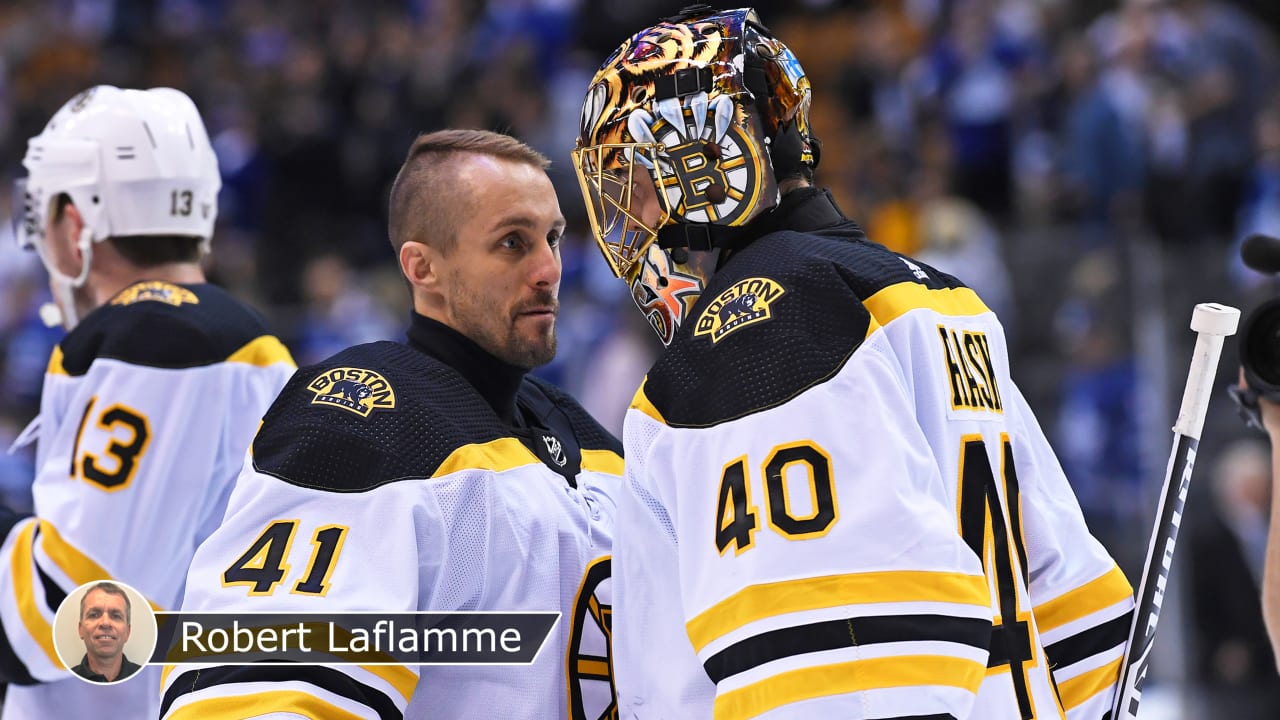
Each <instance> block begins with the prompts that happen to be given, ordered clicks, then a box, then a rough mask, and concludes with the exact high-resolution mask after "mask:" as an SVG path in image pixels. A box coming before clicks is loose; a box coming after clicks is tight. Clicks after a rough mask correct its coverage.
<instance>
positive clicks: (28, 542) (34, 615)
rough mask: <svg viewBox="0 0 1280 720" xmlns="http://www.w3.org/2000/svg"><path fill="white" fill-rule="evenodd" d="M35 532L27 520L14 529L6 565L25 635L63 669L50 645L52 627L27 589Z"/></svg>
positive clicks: (33, 558) (31, 565) (55, 664)
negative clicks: (11, 579)
mask: <svg viewBox="0 0 1280 720" xmlns="http://www.w3.org/2000/svg"><path fill="white" fill-rule="evenodd" d="M35 532H36V523H34V522H29V523H27V526H26V527H24V528H22V530H20V531H19V532H18V536H17V538H15V539H14V542H13V556H12V557H11V558H10V562H9V567H10V570H11V571H12V573H13V585H14V587H15V588H16V589H17V590H18V593H17V595H18V598H17V600H18V616H19V617H21V618H22V624H23V625H24V626H26V628H27V634H28V635H30V636H31V639H32V640H35V641H36V643H37V644H38V645H39V646H40V649H41V650H44V654H45V655H47V656H48V657H49V661H50V662H51V663H53V666H54V667H57V668H65V667H66V665H63V664H62V661H61V660H60V659H58V651H57V650H55V649H54V648H53V626H52V625H50V624H49V622H48V621H47V620H45V619H44V615H42V614H41V613H40V608H39V607H37V606H36V595H35V593H34V592H30V590H31V588H32V587H34V584H33V578H32V567H33V566H34V565H35V557H34V556H33V555H32V550H33V547H34V546H33V544H32V540H33V536H34V535H35Z"/></svg>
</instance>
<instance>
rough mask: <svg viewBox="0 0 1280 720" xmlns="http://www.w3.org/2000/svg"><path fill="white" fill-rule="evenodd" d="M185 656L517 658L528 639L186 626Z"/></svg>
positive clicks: (389, 630) (385, 627) (377, 626)
mask: <svg viewBox="0 0 1280 720" xmlns="http://www.w3.org/2000/svg"><path fill="white" fill-rule="evenodd" d="M180 637H181V640H180V643H179V648H180V652H181V653H182V654H183V655H188V656H191V655H195V656H199V655H206V654H210V653H213V654H222V653H289V652H299V653H323V654H327V655H345V654H348V653H387V654H392V655H395V654H403V653H414V654H418V653H432V654H439V653H484V654H494V655H497V654H503V653H505V654H513V655H514V654H519V653H521V652H522V650H523V642H524V638H523V636H522V633H521V630H520V628H517V627H506V628H493V627H464V628H455V627H427V628H423V627H412V626H409V627H405V626H402V625H399V624H398V623H397V622H396V621H394V620H387V619H384V620H378V621H376V622H374V623H373V624H372V626H371V627H367V628H365V627H346V626H343V625H341V624H339V623H337V622H316V621H314V620H313V621H307V622H297V623H292V624H290V625H269V626H262V625H256V624H241V622H240V621H239V620H234V621H232V623H231V626H230V627H211V628H206V627H205V626H204V625H203V624H202V623H200V622H197V621H192V620H184V621H183V622H182V632H181V635H180Z"/></svg>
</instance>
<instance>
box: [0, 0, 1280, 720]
mask: <svg viewBox="0 0 1280 720" xmlns="http://www.w3.org/2000/svg"><path fill="white" fill-rule="evenodd" d="M681 4H682V3H680V2H657V1H653V0H629V1H628V2H618V3H615V2H608V3H604V2H601V3H588V2H583V1H582V0H489V1H488V2H482V1H480V0H273V1H272V2H261V1H260V0H5V2H3V3H0V208H4V209H0V216H7V215H8V210H7V208H8V207H10V205H11V203H10V198H9V194H10V192H11V191H10V188H11V186H12V182H11V181H12V180H13V179H14V178H16V177H18V176H19V175H20V174H21V165H20V163H21V158H22V154H23V152H24V150H25V143H26V140H27V138H29V137H30V136H32V135H34V134H36V133H38V132H39V130H40V128H41V126H42V125H43V123H44V122H45V121H46V120H47V118H48V117H50V116H51V115H52V113H53V112H54V111H55V110H56V109H57V108H58V107H59V106H60V105H61V104H62V103H63V102H64V101H66V100H67V99H68V98H70V97H71V96H72V95H74V94H75V93H76V92H78V91H80V90H82V89H84V88H85V87H88V86H90V85H93V84H97V83H110V84H114V85H119V86H123V87H153V86H172V87H177V88H181V89H182V90H184V91H186V92H187V93H189V94H190V95H191V96H192V98H193V99H194V100H195V101H196V103H197V105H198V106H199V107H200V109H201V111H202V113H203V115H204V118H205V121H206V124H207V125H208V127H209V132H210V136H211V138H212V139H213V144H214V148H215V150H216V151H217V153H218V157H219V162H220V166H221V170H222V174H223V182H224V187H223V190H222V195H221V200H220V207H219V213H220V214H219V225H218V230H217V233H216V235H215V240H214V246H213V247H214V254H213V257H212V260H211V265H210V273H211V276H212V279H213V280H214V281H215V282H217V283H219V284H221V285H223V286H225V287H227V288H229V289H231V290H232V291H233V292H235V293H236V294H237V295H239V296H241V297H243V298H246V299H248V300H249V301H250V302H252V303H254V304H255V306H256V307H258V308H260V309H261V310H262V311H263V312H264V313H265V314H266V315H267V316H268V318H269V320H270V322H271V324H272V327H273V329H274V330H275V331H276V332H277V333H278V334H279V335H280V336H281V337H282V338H283V339H285V340H286V342H287V344H288V345H289V346H290V349H291V350H293V351H294V353H295V356H296V357H297V358H298V360H299V362H300V363H307V362H313V361H316V360H319V359H321V358H323V357H325V356H327V355H328V354H330V353H332V352H335V351H336V350H338V349H340V348H342V347H345V346H347V345H350V344H353V343H358V342H365V341H369V340H374V339H381V338H397V337H400V336H401V335H402V330H403V328H404V327H405V324H406V319H407V315H408V307H409V305H408V294H407V291H406V289H405V287H404V286H403V284H402V282H401V280H400V276H399V273H398V271H397V270H396V268H395V265H394V258H393V257H392V254H391V252H390V245H389V244H388V242H387V239H386V229H385V227H386V223H385V213H386V195H387V190H388V188H389V186H390V183H391V180H392V179H393V177H394V174H395V171H396V169H397V168H398V167H399V165H400V163H401V161H402V160H403V155H404V152H405V151H406V149H407V148H408V146H409V144H410V141H411V140H412V139H413V137H414V136H415V135H416V134H417V133H419V132H422V131H427V130H432V129H437V128H440V127H445V126H463V127H483V128H488V129H496V130H501V131H505V132H509V133H511V134H513V135H516V136H518V137H520V138H521V139H523V140H525V141H527V142H529V143H531V144H532V145H534V146H535V147H537V148H538V149H540V150H541V151H542V152H544V153H545V154H546V155H547V156H548V157H550V158H551V159H552V160H553V162H554V165H553V169H552V176H553V179H554V181H555V182H556V183H557V187H558V189H559V191H560V201H561V207H562V210H563V212H564V213H565V215H566V217H567V218H568V219H569V223H570V225H569V228H570V231H569V233H568V235H567V236H566V238H565V242H564V243H563V245H562V252H563V258H564V278H563V284H562V289H561V301H562V313H561V316H560V323H559V339H560V348H561V350H560V355H559V357H558V358H557V360H556V361H555V362H554V363H553V364H552V365H551V366H549V367H547V368H544V369H542V370H540V371H539V372H540V373H541V374H543V375H544V376H546V377H548V378H550V379H552V380H554V381H555V382H557V383H559V384H561V385H562V386H564V387H565V388H566V389H568V390H569V391H571V392H573V393H574V394H575V395H577V396H578V397H579V398H581V399H582V400H583V402H584V404H585V405H586V406H587V407H588V408H589V409H590V410H592V411H593V412H594V413H596V415H597V416H598V417H599V418H600V419H601V421H602V422H603V423H604V424H605V425H606V426H608V427H611V428H613V429H615V430H618V429H620V428H621V421H622V414H623V411H624V409H625V407H626V405H627V403H628V402H629V400H630V398H631V394H632V393H633V392H634V390H635V388H636V387H637V385H638V383H639V379H640V377H641V376H642V375H643V373H644V372H645V370H646V369H647V368H648V365H649V363H650V361H651V360H652V358H653V357H654V356H655V355H656V352H657V350H658V348H657V347H656V340H655V339H654V338H653V337H652V333H651V332H650V331H649V330H648V329H647V327H646V326H645V325H644V323H643V321H642V319H641V318H640V317H639V315H638V314H637V313H635V312H634V310H633V309H632V308H631V306H630V301H629V300H628V297H627V294H626V291H625V288H624V287H623V286H622V284H621V283H618V282H616V281H615V280H614V279H613V278H612V276H610V275H608V273H607V271H606V270H605V269H604V264H603V263H601V262H599V261H598V258H597V257H595V256H594V255H595V253H596V252H597V251H596V250H595V248H594V245H593V244H592V242H591V241H590V238H589V232H588V229H587V224H586V220H585V215H584V208H583V206H582V201H581V195H580V193H579V190H578V187H577V181H576V179H575V178H574V176H573V171H572V168H571V167H570V164H569V160H568V158H569V150H570V148H571V147H572V146H573V143H574V139H575V137H576V134H577V128H578V118H579V111H580V108H581V102H582V96H583V93H584V91H585V89H586V86H587V82H588V80H589V79H590V77H591V75H592V73H593V72H594V70H595V68H596V67H597V66H598V64H599V63H600V62H601V61H602V60H603V59H604V58H605V56H606V55H607V54H608V53H609V52H610V51H611V50H612V49H613V48H614V47H616V46H617V45H618V44H619V43H620V42H621V41H622V40H623V39H624V37H625V36H626V35H627V34H628V33H630V32H634V31H635V30H638V29H640V28H642V27H644V26H646V25H648V24H651V23H652V22H653V21H655V20H656V19H657V18H659V17H660V16H662V15H663V14H668V13H671V12H673V11H674V10H676V9H678V8H679V6H680V5H681ZM754 6H755V7H756V8H757V9H758V10H760V12H761V14H762V17H763V18H764V20H765V21H766V22H767V23H768V24H769V25H770V27H771V28H772V29H773V30H774V32H775V34H777V35H778V36H779V37H781V38H782V39H783V40H784V41H785V42H787V44H788V45H789V46H790V47H791V48H792V49H793V50H794V52H795V53H796V55H797V56H798V57H799V59H800V61H801V62H802V64H803V65H804V67H805V69H806V71H807V72H808V74H809V77H810V79H811V81H812V84H813V88H814V104H813V124H814V127H815V132H816V133H817V135H818V136H819V137H820V138H821V140H822V142H823V152H822V164H821V166H820V167H819V170H818V180H819V183H820V184H823V185H826V186H829V187H830V188H831V189H832V191H833V193H834V195H835V198H836V200H837V202H838V204H840V205H841V207H842V208H843V209H844V210H845V212H846V213H847V214H848V215H850V216H851V217H853V218H854V219H856V220H858V221H859V222H860V223H862V224H863V226H864V227H865V228H866V229H867V231H868V234H869V235H870V237H871V238H872V239H875V240H877V241H878V242H881V243H883V244H885V245H888V246H889V247H891V248H893V249H895V250H899V251H902V252H906V253H909V254H913V255H915V256H916V257H917V258H919V259H922V260H924V261H926V262H928V263H930V264H932V265H934V266H936V267H938V268H940V269H942V270H945V271H947V272H950V273H952V274H955V275H957V276H958V277H960V278H962V279H964V280H965V281H966V282H967V283H968V284H970V285H971V286H973V287H974V288H976V289H977V290H978V291H979V293H980V294H981V295H982V296H983V298H984V299H985V300H986V302H987V303H988V305H990V306H991V307H992V308H993V309H995V310H996V311H997V312H998V313H999V314H1000V316H1001V318H1002V319H1003V321H1004V323H1005V325H1006V328H1007V330H1008V333H1009V335H1010V339H1011V347H1012V349H1013V352H1014V353H1015V356H1014V357H1013V358H1011V361H1012V367H1013V375H1014V378H1015V380H1017V382H1018V383H1019V385H1020V387H1021V388H1022V390H1023V393H1024V394H1025V395H1027V397H1028V399H1029V401H1030V402H1031V404H1032V407H1033V408H1034V409H1035V410H1036V411H1037V413H1038V415H1039V417H1040V419H1041V421H1042V423H1043V424H1044V426H1045V429H1046V431H1047V432H1049V434H1050V437H1051V440H1052V441H1053V442H1054V445H1055V447H1056V448H1057V449H1058V451H1059V454H1060V458H1061V460H1062V462H1063V464H1064V466H1065V467H1066V469H1067V472H1068V475H1069V477H1070V478H1071V479H1072V482H1073V485H1074V486H1075V489H1076V491H1077V493H1078V495H1079V497H1080V499H1081V503H1082V505H1083V506H1084V508H1085V511H1086V514H1087V516H1088V518H1089V520H1090V522H1091V526H1092V527H1093V528H1094V530H1095V531H1096V532H1097V534H1098V535H1099V536H1100V537H1101V538H1103V540H1104V541H1105V542H1106V543H1107V544H1108V546H1109V547H1110V548H1111V550H1112V552H1113V553H1114V554H1115V555H1116V556H1117V558H1118V559H1119V560H1120V562H1121V565H1122V567H1123V568H1124V569H1125V571H1126V572H1127V573H1128V574H1129V575H1130V577H1131V579H1132V581H1133V582H1134V584H1135V585H1136V584H1137V578H1138V574H1139V573H1140V565H1141V561H1142V558H1143V553H1145V550H1146V536H1147V533H1148V531H1149V528H1150V523H1151V516H1152V513H1153V511H1154V503H1155V500H1154V494H1155V492H1156V491H1157V490H1158V489H1159V484H1160V482H1161V480H1162V478H1163V471H1164V462H1165V455H1166V454H1167V452H1168V443H1169V440H1170V435H1169V433H1168V428H1169V426H1170V425H1171V423H1172V419H1173V415H1174V413H1175V412H1176V407H1177V403H1178V400H1179V399H1180V397H1181V377H1182V375H1183V374H1184V373H1185V371H1186V367H1187V364H1188V363H1189V352H1190V347H1191V343H1192V341H1193V337H1192V336H1191V333H1190V331H1189V330H1187V329H1186V327H1187V322H1188V320H1189V319H1190V315H1191V308H1192V306H1193V305H1194V304H1195V303H1196V302H1203V301H1208V300H1215V301H1219V302H1225V303H1228V304H1234V305H1237V306H1240V307H1242V308H1244V309H1246V310H1247V309H1248V308H1249V307H1250V306H1252V305H1253V304H1256V303H1257V302H1258V301H1259V300H1260V299H1261V298H1264V297H1266V296H1268V295H1271V294H1276V293H1277V291H1280V285H1276V284H1274V283H1273V282H1272V281H1271V280H1269V279H1268V278H1266V277H1264V276H1261V275H1258V274H1256V273H1253V272H1252V271H1249V270H1247V269H1245V268H1244V267H1243V266H1242V265H1241V264H1240V262H1239V260H1238V255H1237V248H1238V245H1239V242H1240V240H1241V239H1242V238H1244V237H1245V236H1247V235H1248V234H1250V233H1254V232H1264V233H1270V234H1275V235H1280V85H1278V83H1277V79H1278V78H1280V74H1278V72H1277V71H1280V50H1278V46H1277V28H1280V8H1274V7H1271V6H1270V5H1269V4H1268V3H1266V2H1261V1H1260V2H1254V3H1250V2H1244V1H1241V2H1225V1H1223V0H1121V2H1118V3H1117V2H1103V1H1102V0H1093V1H1091V2H1076V1H1074V0H879V1H876V0H863V1H862V2H838V1H832V0H792V1H791V2H785V3H784V2H773V1H767V2H765V1H762V2H756V3H754ZM2 227H3V229H0V341H2V343H0V344H2V347H3V349H2V350H0V444H2V445H3V446H6V447H7V445H8V443H9V440H11V439H12V438H13V437H15V436H16V434H17V433H18V432H19V431H20V430H21V428H22V427H23V425H24V424H25V423H26V422H27V421H29V420H30V419H31V418H32V417H33V416H34V415H35V412H36V403H37V401H38V398H39V390H40V384H41V375H42V372H43V370H44V367H45V363H46V360H47V358H48V354H49V351H50V349H51V347H52V346H53V344H54V343H56V342H57V340H58V339H59V337H60V336H61V331H60V330H56V329H53V330H51V329H48V328H45V327H44V326H43V325H42V324H41V323H40V321H39V320H38V318H37V316H36V310H37V309H38V307H39V305H40V304H41V303H42V302H45V301H47V299H48V290H47V287H46V285H45V279H44V273H43V270H42V269H41V267H40V264H39V261H38V260H37V258H36V257H35V256H34V254H32V253H24V252H21V251H19V250H18V249H17V248H16V247H15V246H14V243H13V242H12V238H11V232H10V231H9V229H8V223H7V222H6V223H4V224H3V226H2ZM1236 363H1237V358H1236V355H1235V353H1234V351H1233V345H1232V344H1231V343H1228V350H1227V352H1226V354H1225V356H1224V359H1223V371H1222V373H1221V374H1220V378H1219V384H1220V385H1225V384H1226V383H1227V382H1229V381H1231V380H1232V379H1233V377H1234V372H1235V366H1236ZM1263 440H1264V439H1263V437H1262V436H1261V435H1251V434H1250V433H1248V432H1247V431H1246V430H1245V429H1244V427H1243V425H1241V424H1240V423H1239V422H1238V421H1237V420H1236V419H1235V418H1234V416H1233V414H1232V412H1231V408H1230V405H1229V403H1228V401H1227V399H1226V397H1225V395H1223V394H1222V393H1220V392H1219V393H1216V395H1215V399H1214V405H1213V408H1212V412H1211V415H1210V421H1209V424H1208V427H1207V430H1206V434H1205V439H1204V441H1203V443H1202V446H1201V454H1202V456H1203V457H1204V458H1205V459H1204V460H1202V464H1201V466H1200V467H1201V468H1202V469H1201V471H1200V474H1199V476H1198V484H1194V485H1193V488H1194V489H1193V492H1192V499H1191V501H1190V502H1189V511H1188V515H1187V518H1188V519H1187V524H1186V526H1187V530H1186V532H1187V534H1188V535H1189V536H1190V540H1188V541H1187V542H1188V544H1189V545H1190V546H1191V548H1190V549H1189V550H1187V551H1186V553H1185V555H1182V556H1180V557H1179V559H1178V562H1177V563H1176V567H1175V572H1176V573H1179V574H1180V577H1181V581H1180V582H1181V583H1183V584H1185V585H1186V586H1187V588H1188V590H1187V591H1186V592H1182V593H1179V594H1178V597H1180V598H1182V599H1183V600H1182V601H1176V603H1175V607H1177V606H1178V605H1180V609H1178V610H1175V611H1174V613H1173V614H1174V615H1175V618H1174V620H1172V621H1169V622H1170V624H1171V625H1174V627H1173V629H1170V630H1164V629H1162V637H1161V640H1160V642H1161V643H1165V642H1168V643H1169V644H1170V645H1171V646H1173V647H1176V648H1178V652H1176V653H1170V654H1169V657H1168V658H1165V659H1163V660H1162V662H1163V663H1164V667H1163V668H1162V673H1161V674H1162V676H1163V677H1165V678H1171V679H1173V680H1174V682H1175V684H1178V685H1180V686H1183V687H1186V688H1191V689H1194V690H1195V691H1194V692H1193V693H1188V694H1187V696H1186V697H1181V701H1182V702H1183V704H1184V705H1186V706H1187V707H1191V704H1194V703H1203V704H1205V705H1203V707H1205V708H1209V710H1208V711H1209V712H1212V713H1214V714H1212V715H1202V716H1205V717H1209V716H1212V717H1220V716H1224V715H1220V714H1218V713H1223V712H1227V711H1228V709H1230V712H1232V713H1234V717H1235V718H1237V720H1245V719H1246V718H1248V717H1253V716H1257V717H1269V718H1274V717H1277V716H1280V704H1277V703H1280V676H1277V673H1276V668H1275V664H1274V661H1273V660H1272V659H1271V658H1270V656H1269V653H1268V650H1267V643H1266V639H1265V637H1264V635H1263V631H1262V625H1261V620H1260V614H1259V611H1258V608H1257V601H1258V598H1257V596H1258V591H1257V587H1258V586H1257V581H1258V574H1259V572H1260V568H1261V555H1260V554H1259V548H1260V547H1261V545H1260V544H1259V543H1260V538H1264V537H1265V533H1266V527H1267V522H1266V521H1267V518H1266V508H1267V497H1268V492H1269V482H1268V481H1269V476H1268V472H1267V468H1266V465H1265V462H1261V461H1260V460H1259V459H1258V458H1259V457H1260V456H1261V457H1262V459H1263V460H1265V452H1266V446H1265V443H1264V442H1263ZM30 463H31V458H30V457H28V456H24V455H21V454H17V455H0V498H2V499H3V501H4V502H6V503H7V504H9V505H11V506H13V507H17V508H21V507H23V506H24V503H25V504H29V502H30V498H29V493H28V486H29V483H30V478H31V472H32V471H31V467H30ZM1178 568H1181V570H1178ZM1224 608H1226V609H1228V610H1227V611H1226V612H1224V611H1223V609H1224ZM1165 633H1167V634H1168V637H1166V636H1165V635H1164V634H1165ZM1170 658H1172V659H1170ZM1251 713H1253V714H1251Z"/></svg>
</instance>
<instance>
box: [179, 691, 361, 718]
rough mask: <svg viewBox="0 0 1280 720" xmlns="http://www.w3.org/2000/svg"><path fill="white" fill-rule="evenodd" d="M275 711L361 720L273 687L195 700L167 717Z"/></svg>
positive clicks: (232, 715) (238, 715) (234, 715)
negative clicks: (245, 693)
mask: <svg viewBox="0 0 1280 720" xmlns="http://www.w3.org/2000/svg"><path fill="white" fill-rule="evenodd" d="M274 713H294V714H297V715H300V716H302V717H307V718H325V720H363V718H362V717H361V716H360V715H356V714H354V713H352V712H349V711H347V710H344V709H342V708H340V707H338V706H337V705H334V704H332V703H328V702H325V701H324V700H323V699H321V698H318V697H316V696H314V695H308V694H307V693H305V692H300V691H298V690H275V691H268V692H258V693H250V694H248V695H233V696H230V697H213V698H207V699H203V700H197V701H195V702H193V703H191V704H189V705H183V706H182V707H180V708H178V709H177V710H174V711H173V712H172V713H170V715H169V720H240V719H241V718H249V717H258V716H259V715H269V714H274Z"/></svg>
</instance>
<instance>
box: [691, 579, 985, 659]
mask: <svg viewBox="0 0 1280 720" xmlns="http://www.w3.org/2000/svg"><path fill="white" fill-rule="evenodd" d="M888 602H945V603H957V604H962V605H977V606H981V607H990V606H991V593H990V591H989V590H988V588H987V580H986V578H985V577H983V576H982V575H963V574H961V573H950V572H933V571H927V570H902V571H886V572H866V573H854V574H849V575H824V576H821V577H812V578H801V579H799V580H783V581H781V582H773V583H765V584H762V585H751V586H748V587H746V588H743V589H742V590H739V591H738V592H736V593H734V594H733V595H730V596H729V597H727V598H725V599H724V600H722V601H720V602H719V603H716V604H715V605H713V606H711V607H710V608H708V609H706V610H704V611H703V612H701V613H699V614H698V615H697V617H695V618H693V619H692V620H690V621H689V622H688V623H687V624H686V625H685V630H686V631H687V632H688V633H689V639H690V640H691V641H692V642H693V649H694V651H695V652H702V649H703V648H704V647H706V646H707V645H708V644H710V643H711V642H712V641H713V640H715V639H716V638H718V637H723V636H724V635H726V634H728V633H730V632H732V631H734V630H736V629H738V628H740V627H742V626H744V625H747V624H749V623H753V622H755V621H757V620H762V619H764V618H767V617H773V616H776V615H784V614H786V613H792V612H801V611H804V610H817V609H821V608H830V607H839V606H841V605H858V604H863V603H888ZM984 671H985V668H984Z"/></svg>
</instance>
